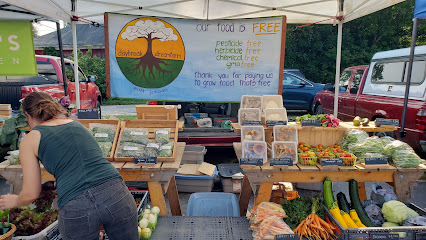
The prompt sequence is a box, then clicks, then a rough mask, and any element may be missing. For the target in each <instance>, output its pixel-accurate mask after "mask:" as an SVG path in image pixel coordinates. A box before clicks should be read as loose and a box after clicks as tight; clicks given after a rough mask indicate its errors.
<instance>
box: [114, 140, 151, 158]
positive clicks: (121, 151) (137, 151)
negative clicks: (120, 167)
mask: <svg viewBox="0 0 426 240" xmlns="http://www.w3.org/2000/svg"><path fill="white" fill-rule="evenodd" d="M144 149H145V145H142V144H139V143H131V142H124V143H121V142H120V146H119V147H118V150H117V153H116V157H134V156H143V153H144Z"/></svg>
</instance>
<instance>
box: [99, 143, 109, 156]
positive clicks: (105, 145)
mask: <svg viewBox="0 0 426 240" xmlns="http://www.w3.org/2000/svg"><path fill="white" fill-rule="evenodd" d="M98 145H99V147H100V148H101V150H102V155H103V156H104V157H109V155H110V154H111V148H112V143H111V142H98Z"/></svg>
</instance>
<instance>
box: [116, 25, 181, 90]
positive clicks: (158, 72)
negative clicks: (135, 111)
mask: <svg viewBox="0 0 426 240" xmlns="http://www.w3.org/2000/svg"><path fill="white" fill-rule="evenodd" d="M115 56H116V58H117V63H118V66H119V67H120V69H121V72H122V73H123V74H124V76H126V78H127V79H128V80H129V81H130V82H132V83H133V84H135V85H136V86H139V87H143V88H161V87H164V86H167V85H168V84H170V83H171V82H173V81H174V80H175V78H176V77H177V76H178V75H179V73H180V71H181V70H182V67H183V63H184V61H185V47H184V45H183V41H182V38H181V36H180V34H179V32H178V31H177V30H176V29H175V28H174V27H173V26H172V25H170V24H169V23H167V22H165V21H163V20H161V19H156V18H138V19H135V20H133V21H130V22H129V23H127V24H126V26H124V27H123V29H122V30H121V32H120V34H119V35H118V37H117V42H116V45H115Z"/></svg>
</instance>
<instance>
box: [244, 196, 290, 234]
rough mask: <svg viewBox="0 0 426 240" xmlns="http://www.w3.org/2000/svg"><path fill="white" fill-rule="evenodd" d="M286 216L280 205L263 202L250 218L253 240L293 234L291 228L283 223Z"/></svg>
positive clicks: (251, 212)
mask: <svg viewBox="0 0 426 240" xmlns="http://www.w3.org/2000/svg"><path fill="white" fill-rule="evenodd" d="M286 216H287V215H286V213H285V211H284V209H283V208H282V206H280V205H279V204H276V203H273V202H262V203H260V204H259V205H256V206H255V207H254V208H253V209H252V210H251V211H250V214H249V216H248V219H249V220H250V222H251V226H250V230H252V231H253V239H256V240H262V239H274V236H275V235H283V234H292V233H293V231H292V230H291V228H290V227H289V226H288V225H287V224H286V223H285V222H284V221H283V218H285V217H286Z"/></svg>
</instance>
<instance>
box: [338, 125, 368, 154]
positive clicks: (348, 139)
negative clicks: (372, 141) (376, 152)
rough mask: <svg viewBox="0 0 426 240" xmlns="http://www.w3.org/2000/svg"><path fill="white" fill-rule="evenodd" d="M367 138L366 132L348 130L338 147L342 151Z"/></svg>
mask: <svg viewBox="0 0 426 240" xmlns="http://www.w3.org/2000/svg"><path fill="white" fill-rule="evenodd" d="M367 138H368V134H367V133H366V132H364V131H362V130H358V129H350V130H347V131H345V135H344V136H343V138H342V140H341V141H340V143H339V145H341V146H342V147H343V148H344V149H348V148H349V146H351V145H355V144H358V143H361V142H364V141H365V140H366V139H367Z"/></svg>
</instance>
